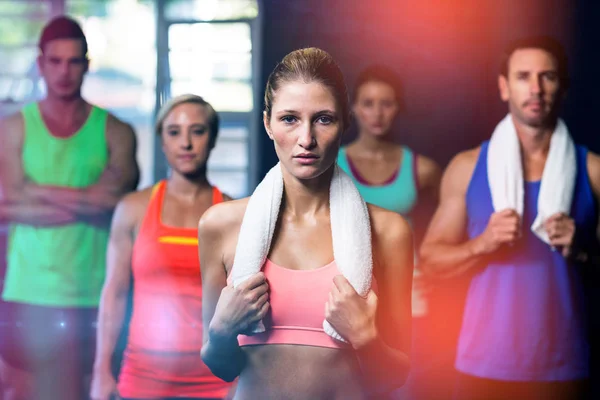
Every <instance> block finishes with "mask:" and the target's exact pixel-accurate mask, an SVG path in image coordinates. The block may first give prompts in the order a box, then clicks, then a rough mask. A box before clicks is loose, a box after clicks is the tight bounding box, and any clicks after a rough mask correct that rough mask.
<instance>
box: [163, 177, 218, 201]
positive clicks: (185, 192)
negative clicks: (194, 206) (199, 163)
mask: <svg viewBox="0 0 600 400" xmlns="http://www.w3.org/2000/svg"><path fill="white" fill-rule="evenodd" d="M168 188H169V192H171V193H173V194H175V195H176V196H177V197H181V198H184V199H189V200H191V201H193V200H195V199H196V198H197V197H198V196H199V195H200V194H201V193H203V192H205V191H206V190H207V189H210V188H211V185H210V183H209V182H208V179H207V178H206V173H198V174H197V175H196V176H184V175H182V174H179V173H177V172H172V173H171V176H170V177H169V179H168Z"/></svg>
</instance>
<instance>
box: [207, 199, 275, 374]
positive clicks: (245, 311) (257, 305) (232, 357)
mask: <svg viewBox="0 0 600 400" xmlns="http://www.w3.org/2000/svg"><path fill="white" fill-rule="evenodd" d="M239 203H240V202H239V201H238V202H234V203H221V204H218V205H215V206H213V207H211V208H210V209H209V210H207V211H206V212H205V213H204V215H203V216H202V218H201V219H200V223H199V227H198V251H199V253H200V265H201V272H202V323H203V327H204V332H203V346H202V353H201V354H202V360H203V361H204V363H205V364H206V365H207V366H208V368H210V370H211V371H212V372H213V374H215V375H216V376H218V377H219V378H221V379H223V380H225V381H227V382H231V381H233V380H234V379H235V378H236V377H237V376H238V375H239V374H240V372H241V371H242V369H243V368H244V365H245V361H246V358H245V354H244V353H243V352H242V350H241V349H240V347H239V345H238V341H237V336H238V334H241V333H244V332H246V331H247V330H248V329H249V328H250V327H251V326H253V323H255V322H256V321H258V320H260V319H262V318H263V317H264V316H265V314H266V312H267V310H268V309H269V303H268V301H267V300H268V293H267V290H268V287H267V283H266V279H265V276H264V274H263V273H262V272H261V273H258V274H256V275H255V276H253V277H251V278H250V279H248V280H247V281H246V282H244V283H243V284H241V285H240V286H238V287H237V288H235V289H234V288H233V286H232V285H228V284H227V271H226V268H225V264H224V261H223V260H224V253H225V251H224V250H225V247H226V242H227V239H230V240H231V237H228V236H227V235H228V234H229V235H231V234H232V232H236V231H237V230H238V229H239V224H240V223H241V217H243V212H242V213H241V217H240V215H239V214H240V213H239V212H236V211H237V210H236V209H239V208H240V204H239ZM237 217H240V218H237ZM236 225H237V229H235V228H236Z"/></svg>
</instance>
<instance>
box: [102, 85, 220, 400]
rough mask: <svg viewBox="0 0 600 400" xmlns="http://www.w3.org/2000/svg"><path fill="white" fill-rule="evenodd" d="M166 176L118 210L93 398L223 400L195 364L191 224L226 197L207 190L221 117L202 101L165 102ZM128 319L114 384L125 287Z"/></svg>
mask: <svg viewBox="0 0 600 400" xmlns="http://www.w3.org/2000/svg"><path fill="white" fill-rule="evenodd" d="M156 133H157V135H159V136H160V137H161V140H162V143H163V151H164V153H165V157H166V159H167V161H168V163H169V166H170V167H171V175H170V176H169V178H168V179H166V180H161V181H160V182H159V183H157V184H156V185H154V186H152V187H150V188H147V189H144V190H141V191H138V192H135V193H132V194H130V195H128V196H127V197H125V198H124V199H123V200H122V202H121V203H120V204H119V206H118V207H117V211H116V213H115V217H114V219H113V225H112V230H111V238H110V242H109V250H108V275H107V279H106V282H105V284H104V290H103V292H102V301H101V303H100V317H99V328H98V340H97V351H96V354H97V355H96V362H95V368H94V379H93V383H92V390H91V398H92V400H109V399H110V398H111V395H119V396H120V398H121V399H166V398H181V397H185V398H189V399H191V398H194V399H222V398H224V397H225V396H226V395H227V393H228V391H229V389H230V387H231V384H229V383H226V382H224V381H222V380H221V379H219V378H217V377H215V376H214V375H213V374H212V373H211V372H210V370H209V369H208V368H207V367H206V366H205V365H204V364H203V363H202V360H201V359H200V349H201V348H202V335H201V334H200V333H201V332H202V282H201V278H200V264H199V261H198V250H197V249H198V220H199V219H200V216H201V215H202V214H203V213H204V211H205V210H206V209H208V208H209V207H210V206H212V205H213V204H217V203H220V202H222V201H225V200H229V199H230V198H229V197H228V196H226V195H224V194H222V193H221V191H220V190H219V189H218V188H217V187H215V186H212V185H211V184H210V183H209V181H208V179H207V177H206V165H207V162H208V158H209V155H210V152H211V150H212V149H213V147H214V145H215V142H216V139H217V135H218V133H219V117H218V115H217V113H216V112H215V110H214V109H213V108H212V106H211V105H210V104H209V103H207V102H206V101H204V99H202V98H201V97H199V96H195V95H181V96H178V97H175V98H173V99H171V100H170V101H169V102H167V103H166V104H165V105H164V106H163V108H162V109H161V110H160V112H159V114H158V116H157V122H156ZM132 279H133V316H132V320H131V324H130V326H129V338H128V341H127V348H126V350H125V355H124V361H123V366H122V369H121V373H120V376H119V382H118V385H117V383H116V381H115V378H114V376H113V371H112V362H111V361H112V357H113V353H114V352H115V347H116V344H117V340H118V337H119V334H120V332H121V329H122V327H123V322H124V317H125V310H126V305H127V297H128V292H129V287H130V281H131V280H132Z"/></svg>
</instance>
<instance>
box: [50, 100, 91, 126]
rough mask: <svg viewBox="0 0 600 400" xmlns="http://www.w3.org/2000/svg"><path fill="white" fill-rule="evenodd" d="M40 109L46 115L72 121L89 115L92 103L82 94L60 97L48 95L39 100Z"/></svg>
mask: <svg viewBox="0 0 600 400" xmlns="http://www.w3.org/2000/svg"><path fill="white" fill-rule="evenodd" d="M39 106H40V110H41V111H42V113H43V114H44V115H45V116H49V117H51V118H53V119H59V120H62V121H65V122H70V121H74V120H78V119H80V118H81V117H82V116H87V114H88V112H89V108H90V105H89V104H88V103H87V102H86V101H85V100H84V99H83V98H82V97H81V96H80V95H76V96H73V97H70V98H60V97H55V96H48V97H46V98H45V99H43V100H42V101H40V102H39Z"/></svg>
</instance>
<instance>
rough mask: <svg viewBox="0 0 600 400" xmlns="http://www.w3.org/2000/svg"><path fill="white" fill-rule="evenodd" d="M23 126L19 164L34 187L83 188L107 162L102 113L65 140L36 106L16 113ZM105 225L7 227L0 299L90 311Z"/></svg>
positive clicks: (99, 281)
mask: <svg viewBox="0 0 600 400" xmlns="http://www.w3.org/2000/svg"><path fill="white" fill-rule="evenodd" d="M21 112H22V115H23V120H24V123H25V132H24V139H23V153H22V163H23V170H24V173H25V177H26V179H28V180H29V181H31V182H33V183H35V184H38V185H53V186H63V187H72V188H84V187H86V186H90V185H93V184H94V183H96V182H97V181H98V179H99V178H100V175H102V173H103V171H104V169H105V168H106V165H107V162H108V146H107V143H106V136H105V134H106V119H107V115H108V113H107V112H106V111H105V110H103V109H100V108H98V107H92V110H91V112H90V115H89V116H88V119H87V121H86V122H85V123H84V124H83V126H82V127H81V129H80V130H79V131H77V132H76V133H75V134H73V135H72V136H70V137H68V138H58V137H55V136H53V135H51V134H50V132H49V131H48V129H47V128H46V125H45V124H44V121H43V120H42V116H41V113H40V110H39V107H38V105H37V103H32V104H28V105H26V106H25V107H24V108H23V110H22V111H21ZM107 244H108V227H106V228H105V227H97V226H92V225H90V224H86V223H83V222H77V223H74V224H69V225H63V226H53V227H36V226H31V225H23V224H13V225H11V226H10V228H9V238H8V252H7V253H8V254H7V261H8V265H7V271H6V278H5V284H4V291H3V295H2V297H3V299H4V300H6V301H13V302H19V303H26V304H34V305H43V306H54V307H95V306H97V305H98V303H99V300H100V292H101V290H102V285H103V283H104V276H105V264H106V247H107Z"/></svg>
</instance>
